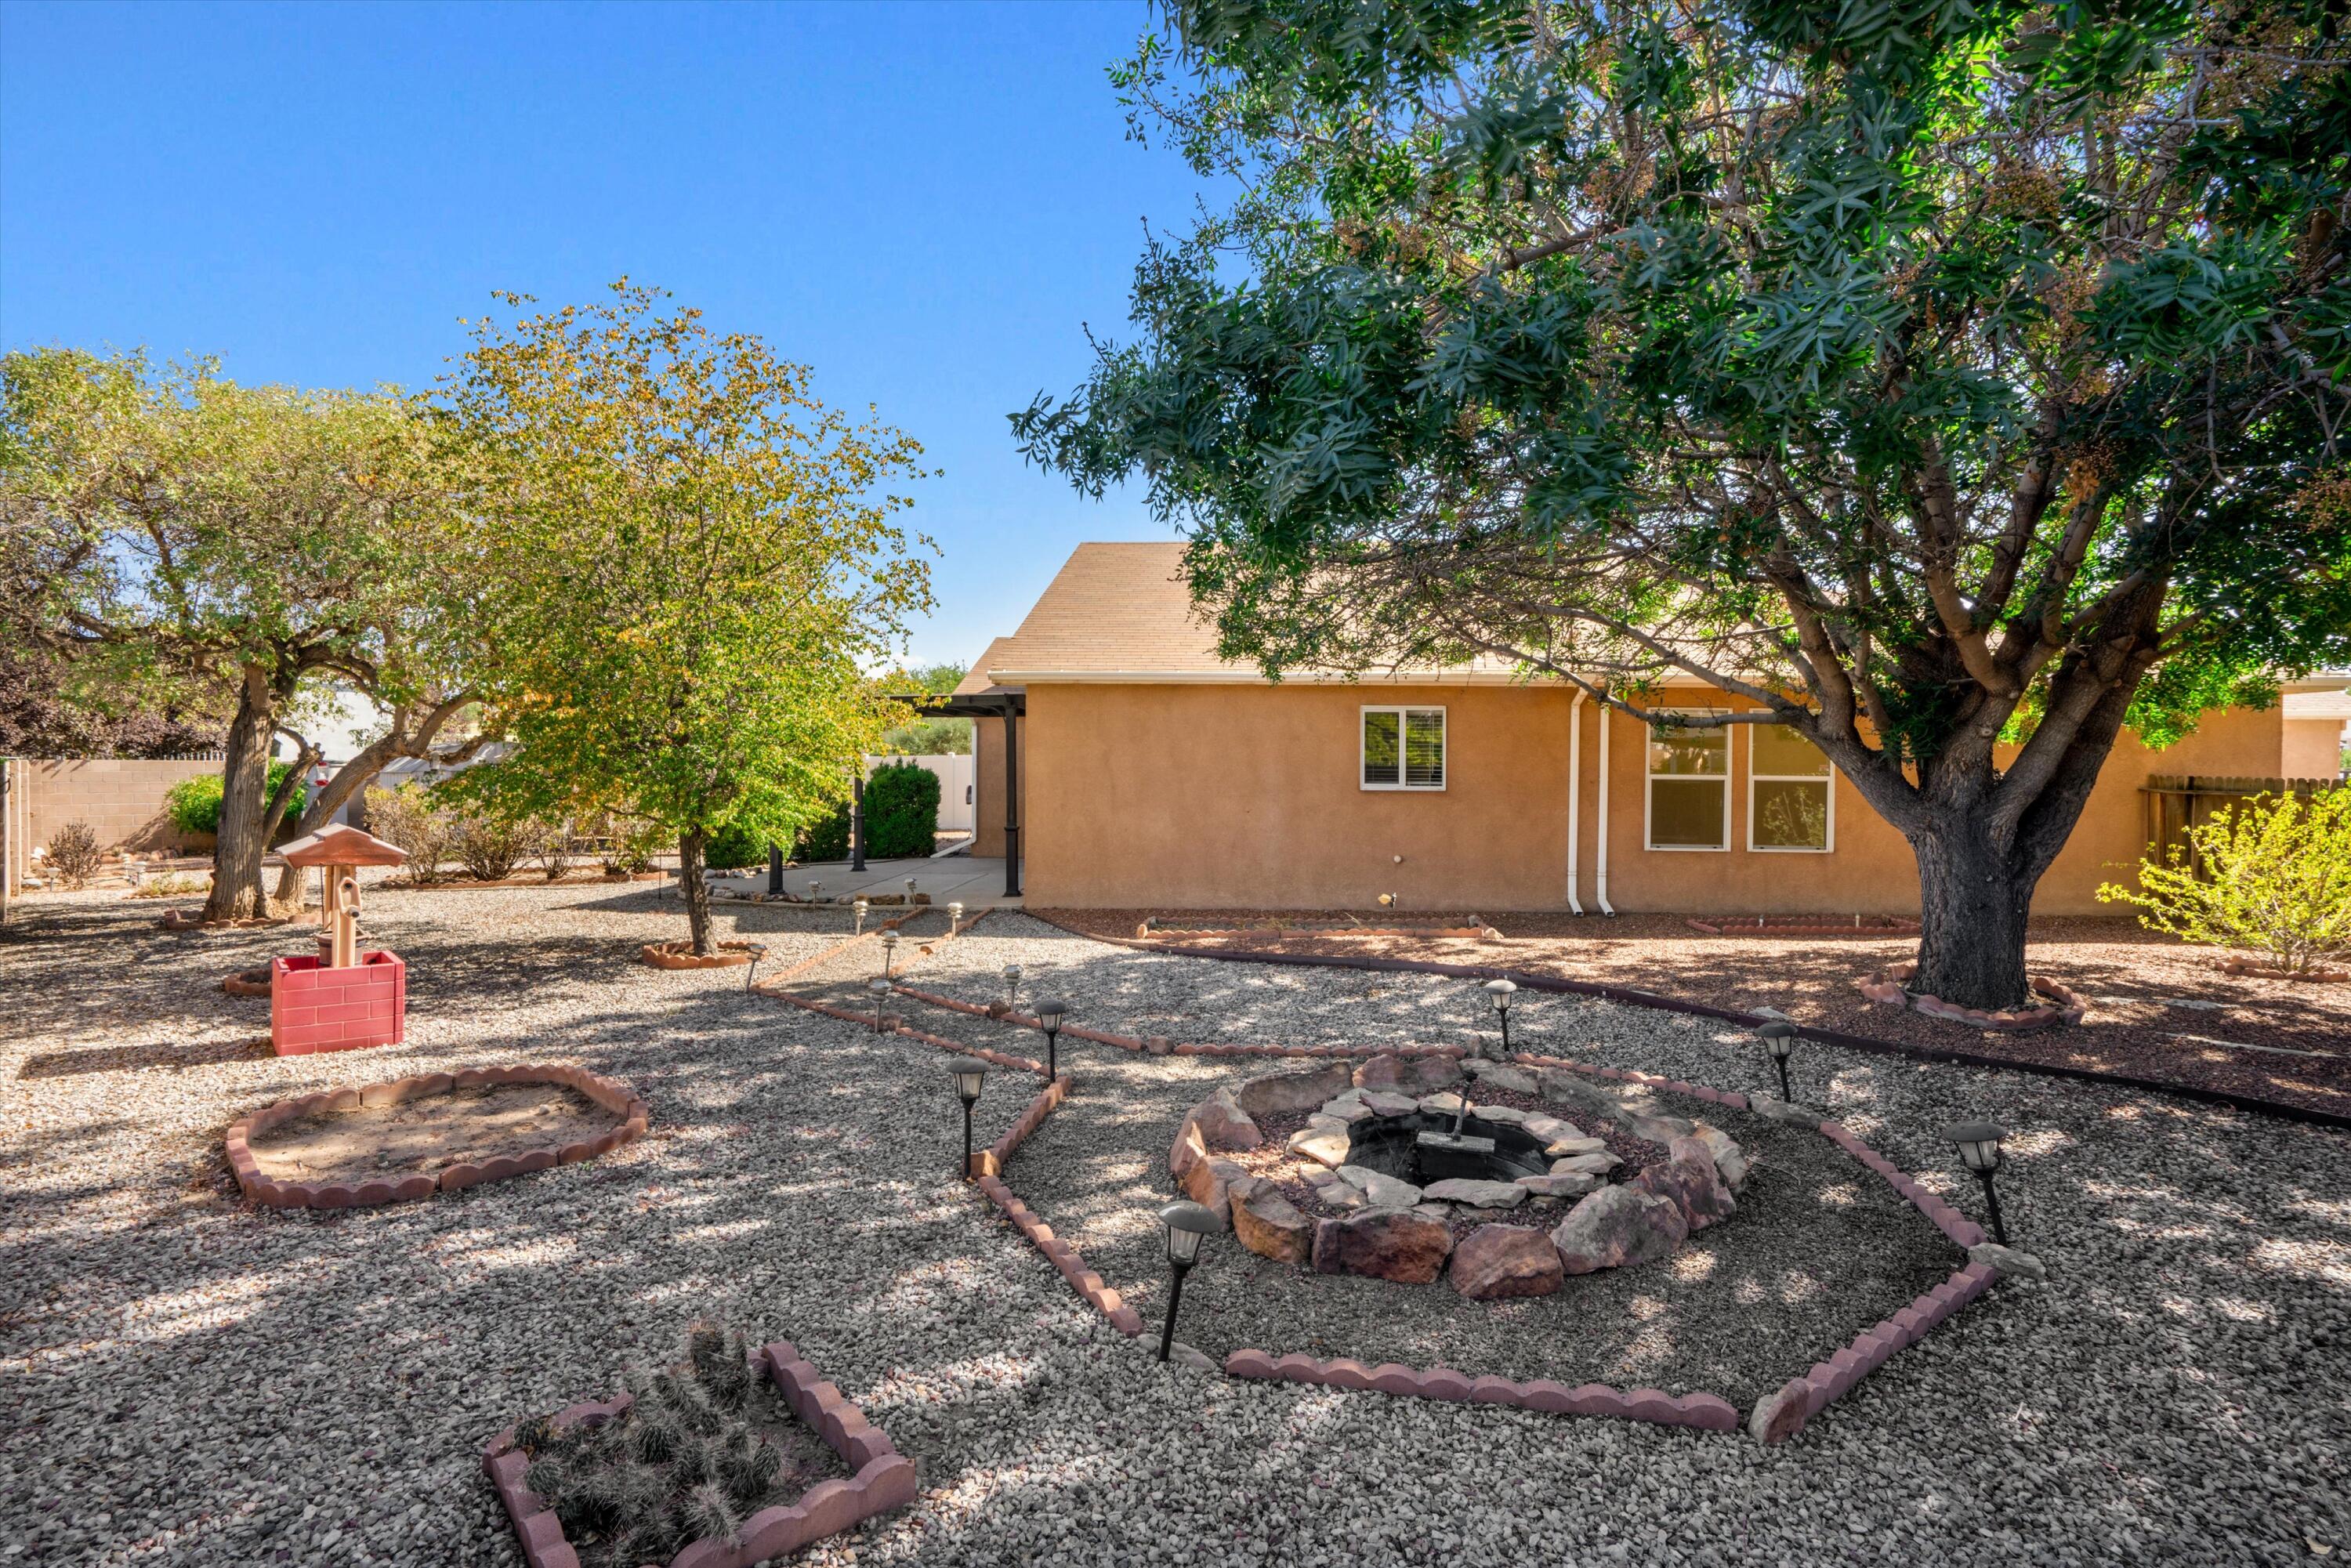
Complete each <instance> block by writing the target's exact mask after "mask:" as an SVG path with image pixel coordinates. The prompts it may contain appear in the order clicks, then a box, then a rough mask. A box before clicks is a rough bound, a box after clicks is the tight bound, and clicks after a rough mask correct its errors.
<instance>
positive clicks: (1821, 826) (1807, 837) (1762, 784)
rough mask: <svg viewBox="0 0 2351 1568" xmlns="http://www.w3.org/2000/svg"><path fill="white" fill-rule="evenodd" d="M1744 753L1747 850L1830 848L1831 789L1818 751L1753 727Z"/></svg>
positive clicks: (1770, 727)
mask: <svg viewBox="0 0 2351 1568" xmlns="http://www.w3.org/2000/svg"><path fill="white" fill-rule="evenodd" d="M1749 733H1750V735H1751V736H1752V737H1754V738H1753V741H1752V742H1751V744H1750V746H1749V747H1748V752H1747V847H1748V848H1749V849H1750V850H1772V851H1793V852H1799V853H1802V852H1811V853H1814V854H1824V853H1826V852H1828V851H1830V850H1832V849H1834V848H1835V847H1836V790H1835V789H1834V787H1833V786H1834V780H1833V779H1831V777H1830V773H1829V759H1828V758H1825V757H1823V756H1822V755H1821V751H1820V747H1816V746H1814V745H1813V743H1812V742H1811V741H1809V740H1806V739H1805V738H1804V737H1802V736H1801V735H1798V734H1797V733H1796V732H1795V731H1794V730H1792V729H1791V728H1789V727H1787V726H1786V725H1784V724H1759V725H1755V726H1752V727H1750V731H1749Z"/></svg>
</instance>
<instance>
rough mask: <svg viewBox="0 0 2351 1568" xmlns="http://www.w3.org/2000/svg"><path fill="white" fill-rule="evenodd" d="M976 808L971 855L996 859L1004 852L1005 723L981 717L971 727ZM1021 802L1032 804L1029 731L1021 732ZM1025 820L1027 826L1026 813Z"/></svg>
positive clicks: (1023, 817) (1024, 814)
mask: <svg viewBox="0 0 2351 1568" xmlns="http://www.w3.org/2000/svg"><path fill="white" fill-rule="evenodd" d="M971 752H972V773H973V782H974V783H975V784H977V789H974V790H973V792H972V806H973V809H974V810H976V811H977V812H978V814H979V816H978V821H977V823H976V824H975V826H974V827H973V829H972V845H971V852H972V853H974V854H976V855H983V856H995V855H1000V854H1002V853H1003V852H1004V721H1003V720H1002V719H1000V718H977V719H974V720H972V724H971ZM1020 801H1021V804H1022V806H1023V807H1024V808H1025V807H1026V806H1027V804H1028V802H1029V732H1028V730H1027V729H1026V728H1023V729H1022V730H1021V732H1020ZM1020 820H1021V821H1022V823H1023V824H1024V826H1025V825H1026V823H1027V821H1028V816H1027V814H1026V811H1025V810H1024V811H1023V813H1022V816H1021V819H1020Z"/></svg>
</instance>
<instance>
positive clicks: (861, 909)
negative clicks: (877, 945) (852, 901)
mask: <svg viewBox="0 0 2351 1568" xmlns="http://www.w3.org/2000/svg"><path fill="white" fill-rule="evenodd" d="M865 910H866V903H865V901H864V900H863V899H862V898H861V899H859V900H858V901H857V929H856V930H855V931H854V932H853V933H852V935H853V936H864V935H865Z"/></svg>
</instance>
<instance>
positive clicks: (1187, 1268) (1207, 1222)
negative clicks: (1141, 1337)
mask: <svg viewBox="0 0 2351 1568" xmlns="http://www.w3.org/2000/svg"><path fill="white" fill-rule="evenodd" d="M1159 1223H1160V1224H1161V1225H1163V1226H1165V1227H1166V1228H1167V1267H1168V1268H1169V1269H1170V1270H1173V1273H1174V1278H1172V1279H1171V1280H1170V1281H1168V1285H1167V1322H1165V1324H1164V1325H1163V1326H1162V1327H1161V1328H1160V1331H1159V1359H1160V1360H1162V1361H1165V1360H1166V1359H1167V1352H1168V1351H1169V1350H1170V1349H1171V1348H1172V1347H1173V1346H1174V1345H1175V1309H1176V1306H1177V1305H1178V1303H1180V1302H1181V1301H1183V1299H1184V1276H1185V1275H1186V1274H1188V1273H1190V1272H1191V1271H1192V1265H1193V1264H1195V1263H1196V1262H1198V1261H1199V1260H1200V1243H1201V1242H1202V1241H1203V1240H1205V1239H1207V1236H1208V1233H1209V1232H1210V1231H1212V1230H1214V1229H1216V1228H1217V1217H1216V1216H1215V1215H1214V1214H1211V1213H1210V1212H1209V1211H1208V1210H1207V1209H1206V1208H1203V1207H1200V1205H1198V1204H1196V1203H1194V1202H1191V1201H1190V1200H1189V1199H1186V1198H1178V1199H1177V1200H1176V1201H1175V1202H1174V1203H1171V1204H1169V1205H1168V1206H1167V1207H1165V1208H1163V1209H1161V1210H1160V1211H1159Z"/></svg>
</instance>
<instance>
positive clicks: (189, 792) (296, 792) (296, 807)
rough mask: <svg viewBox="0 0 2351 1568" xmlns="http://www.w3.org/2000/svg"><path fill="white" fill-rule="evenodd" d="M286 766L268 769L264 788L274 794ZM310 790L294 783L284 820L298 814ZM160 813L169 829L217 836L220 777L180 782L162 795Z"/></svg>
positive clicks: (208, 775)
mask: <svg viewBox="0 0 2351 1568" xmlns="http://www.w3.org/2000/svg"><path fill="white" fill-rule="evenodd" d="M293 766H294V765H293V764H292V763H290V762H273V763H271V764H270V765H269V782H268V783H267V784H266V786H265V787H264V788H265V789H269V790H273V791H274V790H275V789H277V786H278V783H279V781H280V780H282V779H284V778H285V777H286V775H287V772H288V770H290V769H291V768H293ZM309 795H310V788H309V786H308V785H307V784H300V783H298V784H296V785H295V786H294V788H293V789H289V790H287V793H286V816H287V819H289V820H290V819H292V818H295V817H298V816H300V815H301V814H302V803H303V802H304V801H305V800H308V799H309ZM163 810H165V811H166V812H168V813H170V815H171V818H172V826H173V827H175V828H177V829H179V830H180V831H182V832H183V833H217V832H219V831H220V814H221V777H220V775H219V774H217V773H200V774H198V775H197V776H196V777H194V778H193V779H181V780H180V781H179V782H178V783H177V784H174V785H172V788H171V789H169V790H167V791H165V792H164V795H163Z"/></svg>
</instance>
